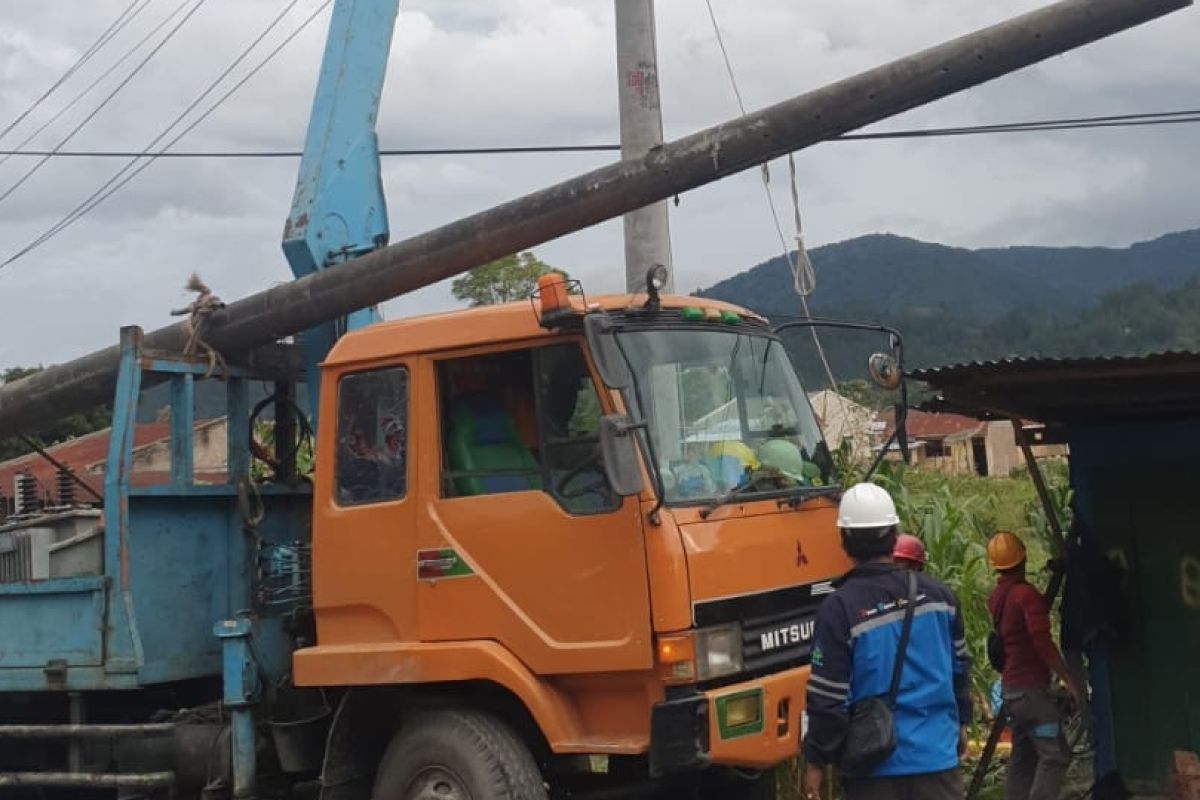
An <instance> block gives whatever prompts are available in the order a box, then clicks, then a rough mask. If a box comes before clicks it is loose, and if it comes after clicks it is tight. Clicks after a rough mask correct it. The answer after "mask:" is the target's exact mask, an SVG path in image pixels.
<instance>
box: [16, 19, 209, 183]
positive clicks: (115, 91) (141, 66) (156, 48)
mask: <svg viewBox="0 0 1200 800" xmlns="http://www.w3.org/2000/svg"><path fill="white" fill-rule="evenodd" d="M205 1H206V0H196V4H195V5H194V6H192V7H191V8H190V9H188V12H187V13H186V14H184V15H183V18H182V19H180V20H179V22H177V23H175V25H174V26H173V27H172V28H171V30H170V31H168V32H167V35H166V36H164V37H163V38H162V40H161V41H160V42H159V43H158V44H156V45H155V46H154V47H153V48H152V49H151V50H150V52H149V53H147V54H146V57H145V58H143V59H142V60H141V61H139V62H138V63H137V65H136V66H135V67H134V68H133V69H132V70H131V71H130V72H129V74H128V75H126V76H125V77H124V78H123V79H122V80H121V82H120V83H118V84H117V86H116V88H114V89H113V90H112V91H111V92H109V93H108V95H107V96H105V98H104V99H103V100H101V101H100V104H99V105H98V106H96V107H95V108H94V109H92V111H91V113H90V114H88V115H87V116H86V117H84V118H83V120H82V121H80V123H79V124H78V125H76V126H75V127H74V128H72V129H71V132H70V133H68V134H67V135H66V136H65V137H64V138H63V139H62V140H61V141H60V142H59V143H58V144H57V145H56V146H55V147H54V152H57V151H58V150H59V149H61V148H62V147H63V146H64V145H66V144H67V142H69V141H71V139H73V138H75V135H76V134H78V133H79V132H80V131H81V130H83V128H84V126H85V125H87V124H88V123H89V122H91V121H92V120H93V119H95V117H96V115H97V114H99V113H100V112H101V111H102V110H103V109H104V108H105V107H106V106H108V104H109V103H111V102H112V100H113V98H115V97H116V96H117V95H118V94H120V92H121V90H122V89H124V88H125V87H126V86H128V85H129V82H130V81H132V80H133V79H134V78H135V77H136V76H137V75H138V74H139V73H140V72H141V71H142V70H143V69H144V68H145V67H146V65H147V64H149V63H150V60H151V59H153V58H154V56H156V55H158V52H159V51H160V50H162V49H163V47H165V46H166V44H167V43H168V42H169V41H171V39H173V38H174V37H175V34H177V33H178V32H179V30H180V29H181V28H182V27H183V26H184V25H186V24H187V22H188V20H190V19H191V18H192V17H193V16H194V15H195V14H196V12H197V11H199V10H200V7H201V6H203V5H204V3H205ZM189 2H191V0H183V2H182V3H181V4H180V5H179V7H180V8H183V7H184V6H186V5H187V4H188V3H189ZM52 157H53V153H52V154H51V155H46V156H43V157H42V158H41V160H39V161H38V162H37V163H36V164H34V165H33V167H31V168H30V169H29V171H28V172H26V173H25V174H24V175H22V176H21V177H20V179H19V180H17V182H16V183H14V184H13V185H12V186H10V187H8V189H6V190H5V191H4V192H3V193H2V194H0V203H2V202H4V201H5V200H6V199H8V198H9V197H10V196H11V195H12V193H13V192H15V191H16V190H17V189H19V188H20V187H21V186H22V185H23V184H24V183H25V182H26V181H28V180H29V179H30V178H32V177H33V176H34V175H35V174H36V173H37V171H38V170H40V169H41V168H42V167H43V166H45V165H46V163H47V162H48V161H49V160H50V159H51V158H52Z"/></svg>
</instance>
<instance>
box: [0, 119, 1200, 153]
mask: <svg viewBox="0 0 1200 800" xmlns="http://www.w3.org/2000/svg"><path fill="white" fill-rule="evenodd" d="M1196 122H1200V109H1197V110H1193V111H1160V112H1154V113H1145V114H1120V115H1115V116H1097V117H1080V118H1077V119H1063V120H1045V121H1040V122H1005V123H996V124H990V125H964V126H960V127H953V128H913V129H908V130H898V131H880V132H878V133H847V134H842V135H841V136H837V137H834V138H832V139H829V141H831V142H859V141H880V140H887V139H930V138H941V137H949V136H970V135H987V134H998V133H1038V132H1053V131H1077V130H1093V129H1096V128H1133V127H1145V126H1154V125H1179V124H1187V123H1196ZM620 150H621V145H619V144H551V145H525V146H513V147H429V148H419V147H418V148H403V149H394V148H393V149H382V150H380V151H379V155H380V156H381V157H396V156H401V157H416V156H480V155H485V156H486V155H522V154H541V153H604V152H619V151H620ZM47 155H48V156H51V157H53V158H134V157H138V156H141V155H144V154H143V153H141V152H139V151H137V150H58V151H54V150H19V149H14V150H2V149H0V156H4V157H6V158H8V157H20V156H47ZM154 155H156V156H157V157H158V158H175V159H196V158H230V159H245V158H263V159H269V158H301V157H303V156H304V153H303V151H301V150H214V151H200V150H193V151H187V150H178V151H174V152H169V153H168V152H159V153H156V154H154Z"/></svg>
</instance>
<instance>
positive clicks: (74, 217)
mask: <svg viewBox="0 0 1200 800" xmlns="http://www.w3.org/2000/svg"><path fill="white" fill-rule="evenodd" d="M201 2H203V0H201ZM332 2H333V0H323V2H322V3H321V4H320V5H319V6H318V7H317V9H316V10H315V11H313V12H312V14H310V15H309V16H308V17H306V18H305V19H304V20H303V21H302V22H301V23H300V24H299V25H298V26H297V27H296V28H295V29H294V30H293V31H292V32H291V33H290V34H288V35H287V36H286V37H285V38H284V39H283V41H281V42H280V43H279V44H278V45H276V46H275V48H274V49H273V50H271V51H270V52H269V53H267V55H266V56H264V57H263V58H262V59H261V60H260V61H259V62H258V64H256V65H255V66H254V67H253V68H252V69H251V70H250V71H249V72H247V73H246V74H245V75H243V76H242V77H241V79H239V80H238V82H237V83H235V84H234V85H233V86H232V87H231V88H230V89H229V90H228V91H226V92H225V93H224V94H223V95H221V96H220V97H219V98H217V100H216V101H215V102H213V103H212V104H211V105H210V106H209V107H208V108H207V109H205V111H204V112H203V113H202V114H200V115H199V116H198V117H196V119H194V120H192V122H191V123H190V124H189V125H188V126H187V127H185V128H184V129H183V130H182V131H180V132H179V133H178V134H177V135H176V136H175V137H174V138H172V139H171V140H170V141H169V142H167V144H166V145H165V146H164V147H163V148H162V149H161V150H159V151H157V152H154V153H143V154H142V155H141V156H139V158H140V159H141V163H139V164H138V166H137V168H136V169H134V170H133V171H132V172H131V173H129V174H127V175H125V176H124V177H123V178H122V179H121V180H120V181H118V182H117V183H116V184H113V185H108V184H105V187H106V188H102V189H101V190H98V191H97V192H93V194H92V196H91V197H89V198H88V199H87V200H85V201H84V202H83V203H81V204H79V205H78V206H76V207H75V209H72V211H71V212H70V213H68V214H67V215H66V216H64V217H63V218H62V219H61V220H59V221H58V222H57V223H55V224H54V225H53V226H51V227H50V229H48V230H47V231H46V232H45V233H43V234H42V235H41V236H39V237H37V238H36V239H35V240H34V241H32V242H30V243H29V244H27V245H26V246H25V247H23V248H21V250H19V251H17V252H16V253H15V254H13V255H12V256H10V257H9V258H8V259H6V260H5V261H4V262H2V263H0V270H3V269H4V268H5V267H7V266H9V265H10V264H12V263H13V262H14V261H16V260H17V259H19V258H21V257H23V256H25V255H27V254H28V253H30V252H31V251H33V250H35V249H37V248H38V247H41V246H42V245H43V244H45V243H46V242H48V241H49V240H50V239H52V238H54V237H55V236H57V235H58V234H59V233H61V232H62V231H64V230H66V229H67V228H69V227H70V226H71V225H74V224H75V223H76V222H78V221H79V220H80V219H82V218H83V217H84V216H86V215H87V214H89V213H90V212H91V211H92V210H93V209H95V208H96V207H97V206H98V205H100V204H101V203H103V202H104V201H105V200H107V199H108V198H109V197H112V196H113V195H114V194H116V193H117V192H118V191H120V190H121V188H122V187H124V186H126V185H128V184H129V182H130V181H132V180H133V179H134V178H136V177H137V176H138V175H140V174H141V173H142V172H143V171H145V170H146V168H148V167H149V166H150V165H151V164H153V163H154V162H155V161H156V160H157V159H158V158H160V157H161V156H162V155H163V154H164V153H165V152H166V151H167V150H169V149H170V148H171V147H172V146H174V145H175V143H177V142H178V141H179V140H180V139H182V138H183V137H184V136H186V135H187V134H189V133H190V132H191V131H192V130H194V129H195V128H196V126H197V125H199V124H200V123H202V122H203V121H204V120H206V119H208V117H209V116H210V115H211V114H212V113H213V112H214V111H216V110H217V109H218V108H220V107H221V105H222V104H224V103H225V101H226V100H228V99H229V98H230V97H232V96H233V94H234V93H235V92H237V91H238V90H239V89H241V88H242V86H244V85H245V84H246V83H247V82H248V81H250V79H251V78H253V77H254V76H255V75H257V74H258V73H259V72H260V71H262V69H263V68H264V67H266V66H267V64H269V63H271V61H272V60H274V58H275V57H276V56H277V55H279V53H280V52H281V51H282V50H283V49H284V48H285V47H287V46H288V45H289V44H291V42H292V41H293V40H294V39H295V38H296V37H297V36H299V35H300V34H301V33H302V32H303V31H304V30H305V29H306V28H307V27H308V26H309V25H311V24H312V23H313V21H315V20H316V19H317V18H318V17H319V16H320V15H321V13H322V12H324V11H325V9H326V8H328V7H329V5H330V4H331V3H332ZM289 9H290V6H289V7H288V9H285V13H286V11H287V10H289ZM274 24H276V23H274V22H273V23H272V25H274ZM266 33H267V31H264V32H263V34H262V35H263V36H265V35H266ZM259 41H261V37H260V38H259V39H256V40H255V44H257V43H258V42H259ZM253 46H254V45H251V48H249V49H253ZM245 55H246V54H243V55H242V56H239V59H238V61H239V63H240V61H241V60H242V59H243V58H244V57H245ZM225 74H226V75H227V74H228V73H225ZM222 77H224V75H223V76H222ZM218 82H219V81H218ZM207 93H208V92H207V91H206V93H205V94H206V95H207ZM174 125H175V123H172V125H171V127H174ZM152 146H153V145H152Z"/></svg>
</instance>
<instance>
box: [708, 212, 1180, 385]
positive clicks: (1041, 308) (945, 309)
mask: <svg viewBox="0 0 1200 800" xmlns="http://www.w3.org/2000/svg"><path fill="white" fill-rule="evenodd" d="M809 257H810V259H811V261H812V264H813V269H814V272H815V274H816V279H817V280H816V290H815V292H814V293H813V294H812V295H811V296H810V297H809V298H808V302H809V308H810V309H811V311H812V313H813V314H814V315H815V316H821V317H835V318H849V319H867V320H873V321H877V322H882V323H886V324H889V325H892V326H894V327H896V328H898V329H899V330H900V331H901V333H902V334H904V337H905V343H906V351H907V354H908V361H909V364H910V365H912V366H929V365H933V364H945V363H953V362H958V361H966V360H974V359H983V358H1001V357H1006V356H1014V355H1020V356H1038V355H1054V356H1083V355H1132V354H1138V353H1145V352H1151V351H1160V350H1170V349H1200V229H1196V230H1189V231H1181V232H1178V233H1170V234H1167V235H1165V236H1161V237H1159V238H1157V239H1154V240H1153V241H1147V242H1139V243H1137V244H1134V245H1131V246H1129V247H1124V248H1107V247H1007V248H983V249H976V250H972V249H966V248H959V247H948V246H946V245H941V244H935V243H930V242H922V241H918V240H915V239H909V238H905V237H902V236H895V235H891V234H872V235H868V236H860V237H858V238H855V239H850V240H848V241H844V242H839V243H836V244H830V245H825V246H823V247H819V248H815V249H813V250H811V251H810V252H809ZM696 294H697V295H699V296H701V297H709V298H714V299H720V300H725V301H728V302H731V303H735V304H737V305H741V306H744V307H746V308H750V309H753V310H754V311H757V312H759V313H761V314H763V315H765V316H767V317H771V318H773V319H774V320H776V321H783V320H785V319H787V318H791V317H796V316H799V315H800V313H801V311H800V302H799V298H798V297H797V295H796V294H795V291H794V289H793V279H792V274H791V269H790V267H789V263H788V261H786V260H785V259H784V258H783V257H782V256H781V257H778V258H774V259H771V260H769V261H766V262H763V263H761V264H758V265H757V266H755V267H752V268H750V269H749V270H746V271H745V272H741V273H739V274H737V275H734V276H732V277H730V278H727V279H725V280H723V281H721V282H719V283H717V284H715V285H713V286H711V287H708V288H705V289H701V290H699V291H697V292H696ZM837 349H838V348H836V347H834V350H835V351H836V350H837ZM846 358H848V354H847V353H841V352H838V353H833V354H831V360H833V361H837V362H838V364H837V365H835V366H838V367H839V369H835V372H838V373H839V375H840V374H841V373H843V372H847V371H851V370H852V371H853V372H854V373H861V366H860V365H861V361H859V360H858V359H857V358H856V359H855V361H854V365H853V366H851V365H850V364H849V363H848V362H847V361H846Z"/></svg>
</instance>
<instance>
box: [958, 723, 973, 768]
mask: <svg viewBox="0 0 1200 800" xmlns="http://www.w3.org/2000/svg"><path fill="white" fill-rule="evenodd" d="M969 741H970V740H969V737H968V736H967V729H966V727H962V728H959V729H958V758H959V760H960V761H961V760H962V759H964V758H966V756H967V743H968V742H969Z"/></svg>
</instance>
